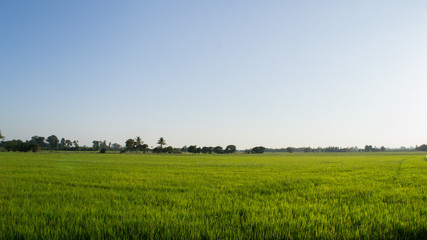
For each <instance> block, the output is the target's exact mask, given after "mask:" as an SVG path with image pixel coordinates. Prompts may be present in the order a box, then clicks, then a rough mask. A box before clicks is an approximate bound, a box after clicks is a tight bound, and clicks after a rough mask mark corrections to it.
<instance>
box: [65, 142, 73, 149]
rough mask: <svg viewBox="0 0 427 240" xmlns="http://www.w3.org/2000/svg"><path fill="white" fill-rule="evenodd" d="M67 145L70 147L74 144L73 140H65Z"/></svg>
mask: <svg viewBox="0 0 427 240" xmlns="http://www.w3.org/2000/svg"><path fill="white" fill-rule="evenodd" d="M65 145H66V146H67V147H68V148H70V147H72V146H73V142H71V140H65Z"/></svg>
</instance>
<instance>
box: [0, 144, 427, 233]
mask: <svg viewBox="0 0 427 240" xmlns="http://www.w3.org/2000/svg"><path fill="white" fill-rule="evenodd" d="M0 239H427V161H426V160H425V153H334V154H327V153H305V154H303V153H293V154H288V153H286V154H285V153H281V154H259V155H255V154H229V155H225V154H224V155H216V154H215V155H209V154H207V155H203V154H202V155H188V154H182V155H162V154H160V155H153V154H108V153H107V154H97V153H43V152H42V153H4V152H3V153H0Z"/></svg>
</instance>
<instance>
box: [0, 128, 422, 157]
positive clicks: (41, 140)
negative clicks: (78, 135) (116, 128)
mask: <svg viewBox="0 0 427 240" xmlns="http://www.w3.org/2000/svg"><path fill="white" fill-rule="evenodd" d="M4 139H5V137H4V136H3V135H2V133H1V131H0V140H1V141H0V147H3V148H4V149H5V150H6V151H20V152H29V151H33V152H38V151H40V150H57V151H99V152H102V153H105V152H106V151H120V152H121V153H125V152H140V153H147V152H152V153H177V154H179V153H183V152H188V153H193V154H212V153H216V154H230V153H235V152H236V151H237V148H236V146H235V145H227V146H226V147H225V148H223V147H221V146H216V147H213V146H203V147H198V146H197V145H190V146H188V147H187V146H184V147H182V148H174V147H172V146H167V147H166V145H167V143H166V139H165V138H163V137H160V138H159V140H158V141H157V144H158V146H156V147H154V148H149V146H148V145H147V144H145V143H144V142H143V141H142V139H141V137H136V138H134V139H133V138H129V139H127V140H126V141H125V144H124V146H122V145H120V144H118V143H111V142H108V143H107V141H106V140H93V141H92V146H86V145H84V146H80V145H79V141H78V140H69V139H65V138H61V139H59V138H58V137H57V136H55V135H51V136H49V137H47V138H45V137H42V136H33V137H31V139H30V140H26V141H22V140H20V139H18V140H10V141H5V140H4ZM384 151H427V144H423V145H420V146H416V147H415V148H405V147H400V148H385V147H384V146H381V147H379V148H378V147H376V146H372V145H365V147H364V148H358V147H344V148H341V147H333V146H330V147H324V148H322V147H317V148H312V147H298V148H297V147H286V148H265V147H263V146H256V147H254V148H251V149H246V150H245V151H243V153H247V154H259V153H264V152H288V153H293V152H305V153H309V152H384Z"/></svg>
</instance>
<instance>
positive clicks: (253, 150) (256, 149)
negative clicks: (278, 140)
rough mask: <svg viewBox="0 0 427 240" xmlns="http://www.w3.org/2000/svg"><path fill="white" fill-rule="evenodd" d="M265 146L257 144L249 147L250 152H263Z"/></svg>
mask: <svg viewBox="0 0 427 240" xmlns="http://www.w3.org/2000/svg"><path fill="white" fill-rule="evenodd" d="M264 151H265V147H262V146H259V147H254V148H252V149H251V153H264Z"/></svg>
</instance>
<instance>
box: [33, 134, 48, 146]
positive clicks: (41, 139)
mask: <svg viewBox="0 0 427 240" xmlns="http://www.w3.org/2000/svg"><path fill="white" fill-rule="evenodd" d="M30 142H31V143H37V144H38V145H39V146H40V147H46V142H45V138H44V137H39V136H32V137H31V140H30Z"/></svg>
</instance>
